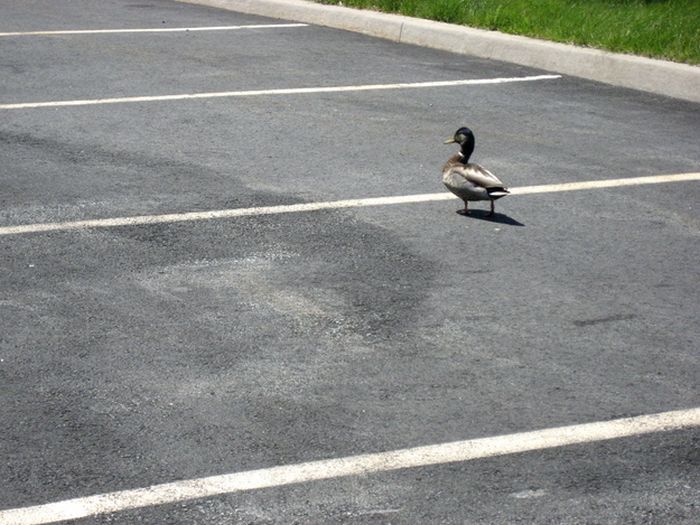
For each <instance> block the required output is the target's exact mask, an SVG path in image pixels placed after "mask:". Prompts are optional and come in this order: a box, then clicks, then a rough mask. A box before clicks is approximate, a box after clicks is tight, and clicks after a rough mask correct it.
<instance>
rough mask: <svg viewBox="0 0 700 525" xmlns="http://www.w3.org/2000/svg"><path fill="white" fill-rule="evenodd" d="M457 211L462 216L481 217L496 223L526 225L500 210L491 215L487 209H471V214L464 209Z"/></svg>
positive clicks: (483, 219) (480, 218)
mask: <svg viewBox="0 0 700 525" xmlns="http://www.w3.org/2000/svg"><path fill="white" fill-rule="evenodd" d="M457 213H458V214H459V215H461V216H462V217H465V218H469V219H479V220H482V221H488V222H494V223H496V224H507V225H508V226H525V225H524V224H523V223H522V222H520V221H516V220H515V219H513V218H512V217H509V216H508V215H505V214H503V213H498V212H496V213H494V214H493V215H490V214H489V212H488V211H486V210H469V214H468V215H466V214H464V212H463V211H462V210H458V211H457Z"/></svg>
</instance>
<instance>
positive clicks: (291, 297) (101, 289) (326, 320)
mask: <svg viewBox="0 0 700 525" xmlns="http://www.w3.org/2000/svg"><path fill="white" fill-rule="evenodd" d="M0 20H2V22H0V32H6V33H9V32H13V33H26V32H36V31H56V30H88V29H147V28H151V29H166V28H195V27H197V28H205V27H209V28H214V27H222V26H226V27H228V28H229V29H217V30H209V31H173V32H124V33H91V34H85V33H83V34H61V35H26V34H24V35H13V36H0V158H2V164H1V165H0V205H1V212H0V233H2V232H3V229H5V230H6V231H5V232H4V233H3V234H2V235H0V395H1V399H2V400H3V402H2V404H0V420H2V421H3V422H4V424H3V425H2V426H1V427H0V446H1V447H2V449H1V450H2V455H3V457H4V461H3V462H1V463H0V479H1V480H2V490H0V517H2V516H3V510H9V509H20V508H24V509H29V510H27V516H29V518H27V520H28V521H26V522H27V523H30V522H31V523H38V521H36V520H35V521H31V520H32V519H33V518H32V516H33V514H32V512H33V511H32V510H31V509H32V508H35V507H36V506H39V505H43V504H47V503H51V502H61V501H65V500H71V499H74V498H83V497H88V496H91V495H95V494H103V493H113V492H117V491H124V490H129V489H138V488H145V487H149V486H151V485H157V484H162V483H168V482H176V481H180V480H193V479H199V478H203V477H207V476H219V475H224V474H229V473H236V472H244V471H249V470H254V469H268V468H271V467H276V466H282V465H294V464H298V463H302V462H311V461H317V460H322V459H331V458H345V457H354V456H357V455H360V454H367V453H376V452H383V451H392V450H399V449H406V448H411V447H420V446H426V445H434V444H441V443H449V442H453V441H460V440H472V439H477V438H488V437H492V436H500V435H506V434H516V433H523V432H529V431H535V430H538V429H549V428H556V427H561V426H565V425H578V424H583V423H589V422H598V421H601V422H604V421H609V420H613V419H618V418H625V417H633V416H638V415H644V414H656V413H661V412H666V411H673V410H692V409H694V408H696V407H698V406H700V394H699V392H698V385H699V384H700V366H699V365H700V357H699V354H698V348H699V346H700V345H699V342H700V328H699V327H700V325H699V324H698V311H699V304H698V297H699V296H700V295H699V292H700V266H699V265H698V256H699V255H700V207H699V206H698V203H699V202H700V183H699V182H698V181H697V179H696V180H687V181H684V182H668V183H661V184H638V185H636V184H635V185H630V186H614V187H608V188H603V187H601V188H597V189H589V190H582V191H570V192H557V191H553V192H550V193H533V194H522V195H518V194H516V191H515V190H516V189H517V188H519V187H525V186H535V185H549V184H556V183H569V182H578V181H589V180H607V179H624V178H631V177H648V176H656V175H671V174H684V173H697V172H699V171H700V149H699V148H698V132H699V131H700V107H699V106H698V105H697V104H692V103H688V102H682V101H677V100H673V99H668V98H663V97H657V96H652V95H647V94H642V93H639V92H635V91H631V90H624V89H618V88H613V87H609V86H605V85H602V84H596V83H592V82H584V81H581V80H578V79H574V78H567V77H564V78H548V79H541V80H522V79H524V78H526V77H536V76H539V75H545V74H548V73H547V72H543V71H534V70H531V69H528V68H523V67H518V66H513V65H509V64H505V63H497V62H490V61H486V60H480V59H473V58H469V57H465V56H458V55H452V54H450V53H445V52H439V51H433V50H427V49H422V48H418V47H412V46H406V45H399V44H395V43H390V42H386V41H381V40H377V39H373V38H369V37H365V36H361V35H357V34H352V33H347V32H342V31H337V30H331V29H325V28H320V27H314V26H303V25H300V26H296V27H265V28H263V27H258V28H250V27H248V28H246V27H236V28H233V27H231V26H250V25H268V26H274V25H276V24H285V22H284V21H281V20H270V19H265V18H259V17H253V16H245V15H240V14H236V13H232V12H227V11H220V10H216V9H210V8H204V7H198V6H193V5H187V4H180V3H176V2H169V1H161V0H156V1H147V2H141V3H136V2H133V1H116V2H109V3H94V2H84V1H76V0H70V1H66V2H61V3H60V4H58V3H56V2H49V1H34V0H32V1H26V2H11V3H5V4H3V5H2V6H0ZM484 79H511V80H512V79H520V80H519V81H510V80H509V81H507V82H503V83H484V84H469V83H465V84H462V85H445V86H439V87H427V86H426V87H418V86H415V85H413V86H409V85H410V84H418V83H427V82H443V81H462V80H484ZM377 85H383V86H392V87H387V88H382V89H373V88H368V87H367V86H377ZM337 86H346V87H348V86H354V87H355V88H356V89H353V90H348V91H330V90H327V91H323V90H318V91H316V92H299V90H301V89H302V88H329V87H337ZM363 86H364V87H363ZM283 89H289V90H297V91H296V92H289V93H284V92H280V91H279V90H283ZM250 91H256V92H257V93H253V94H247V95H245V96H241V95H240V93H241V92H250ZM212 93H219V94H221V93H225V94H227V95H225V96H216V97H209V96H207V97H202V98H186V97H179V98H173V99H170V100H168V99H163V98H162V97H165V96H180V95H192V94H212ZM236 93H238V94H236ZM134 97H153V99H152V100H142V101H139V100H134ZM159 97H161V98H159ZM114 98H121V99H124V100H121V101H117V102H114V101H112V102H110V103H107V102H104V101H105V99H114ZM62 101H63V102H65V101H91V102H90V103H89V104H82V103H81V104H76V105H73V106H65V105H60V104H57V105H53V106H52V105H43V106H40V107H22V108H20V107H15V108H13V107H11V106H13V105H17V104H35V103H54V102H56V103H57V102H62ZM99 101H102V102H99ZM3 106H4V107H3ZM462 125H468V126H469V127H471V128H472V129H473V130H474V132H475V134H476V141H477V146H476V151H475V153H474V156H473V160H474V161H475V162H479V163H482V164H483V165H484V166H486V167H487V168H488V169H490V170H491V171H493V172H494V173H495V174H496V175H498V176H499V177H500V178H501V179H502V180H503V181H504V182H505V183H506V184H507V185H508V186H510V187H512V188H513V189H514V195H512V196H509V197H507V198H505V199H502V200H500V201H499V202H498V203H497V205H496V211H497V214H496V216H495V217H494V218H491V219H489V218H487V217H486V216H485V211H486V209H487V207H488V205H485V206H484V205H480V204H475V205H474V206H472V208H473V209H474V210H475V211H474V212H473V214H472V216H470V217H463V216H460V215H458V214H456V213H455V211H456V210H458V209H460V208H461V203H460V202H459V201H457V200H444V199H443V200H434V201H431V200H428V201H424V202H408V203H404V204H386V205H373V206H364V205H358V206H355V207H351V208H333V207H331V208H329V209H324V210H316V211H296V212H292V213H275V214H261V213H251V214H250V215H248V216H241V217H229V218H216V217H213V218H206V217H197V218H196V219H192V220H180V218H182V215H183V214H188V213H191V212H208V211H212V210H233V209H239V208H256V209H257V208H259V207H275V206H282V205H297V204H310V205H312V204H314V203H322V202H329V201H338V200H347V199H366V198H374V197H394V196H411V195H424V194H433V193H440V192H443V191H444V188H443V186H442V183H441V181H440V169H441V166H442V164H443V163H444V161H445V160H446V159H447V157H448V156H449V155H451V154H452V153H453V152H454V148H453V147H452V146H446V145H443V143H442V142H443V141H444V140H445V139H447V138H449V137H450V136H451V135H452V134H453V133H454V131H455V130H456V129H457V128H458V127H460V126H462ZM164 214H168V215H171V216H172V215H174V216H178V217H179V218H178V220H172V221H156V222H154V223H153V224H135V225H127V226H119V225H116V226H110V225H109V224H107V225H105V226H101V227H99V228H91V227H78V228H75V229H64V230H60V229H59V230H57V231H52V232H28V233H13V232H11V231H10V230H9V229H10V228H11V227H13V226H17V225H35V224H55V223H67V222H74V221H81V220H92V219H104V220H111V219H117V218H124V217H134V216H149V217H150V216H162V215H164ZM699 438H700V432H699V431H698V427H697V424H692V425H688V426H687V428H681V429H677V430H673V431H668V432H653V433H649V434H646V435H640V436H629V437H624V438H620V439H614V440H604V441H593V442H590V443H582V444H578V445H572V446H565V447H554V448H545V449H542V450H533V451H530V452H524V453H519V454H507V455H499V456H496V457H488V458H482V459H476V460H473V461H457V462H448V463H441V464H432V465H426V466H422V467H415V468H402V469H398V470H391V471H388V470H387V471H385V472H382V471H377V472H374V473H367V474H358V475H352V476H344V477H337V478H332V477H331V478H330V479H325V480H319V481H308V482H305V483H297V484H292V485H284V486H272V487H270V488H265V489H260V490H249V491H235V492H230V493H224V494H220V495H217V496H213V497H207V498H195V499H188V500H186V501H176V500H174V499H172V500H167V498H166V499H163V500H161V501H159V502H158V504H154V505H141V506H138V507H137V508H131V509H129V508H126V507H125V508H123V509H121V510H119V511H118V512H111V513H106V514H94V515H89V516H86V517H85V518H83V519H80V520H76V521H75V523H135V522H141V523H154V524H155V523H239V522H240V523H290V522H299V523H324V522H352V523H518V522H523V523H694V522H695V521H696V519H697V505H698V502H699V500H700V498H699V495H700V479H699V477H698V467H699V466H700V455H699V453H698V451H699V450H700V448H699V443H698V439H699ZM8 516H10V515H9V514H5V517H6V518H7V519H8V520H9V517H8ZM0 522H2V520H1V519H0Z"/></svg>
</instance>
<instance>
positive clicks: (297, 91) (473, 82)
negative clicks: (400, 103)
mask: <svg viewBox="0 0 700 525" xmlns="http://www.w3.org/2000/svg"><path fill="white" fill-rule="evenodd" d="M558 78H562V77H561V75H535V76H528V77H512V78H481V79H479V78H477V79H474V78H472V79H467V80H442V81H436V82H406V83H399V84H366V85H356V86H327V87H306V88H283V89H257V90H249V91H221V92H216V93H184V94H180V95H154V96H139V97H118V98H98V99H87V100H57V101H53V102H22V103H17V104H0V109H33V108H55V107H65V106H94V105H99V104H126V103H135V102H161V101H166V100H190V99H208V98H227V97H259V96H264V95H304V94H313V93H348V92H351V91H381V90H395V89H422V88H437V87H454V86H479V85H488V84H510V83H514V82H535V81H538V80H553V79H558Z"/></svg>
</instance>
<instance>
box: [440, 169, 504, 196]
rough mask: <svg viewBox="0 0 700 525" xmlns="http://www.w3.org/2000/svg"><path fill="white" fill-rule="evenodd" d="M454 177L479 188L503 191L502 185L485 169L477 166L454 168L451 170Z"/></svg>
mask: <svg viewBox="0 0 700 525" xmlns="http://www.w3.org/2000/svg"><path fill="white" fill-rule="evenodd" d="M452 170H453V172H454V174H455V175H457V176H459V177H463V178H464V179H465V181H468V182H471V183H472V184H474V185H476V186H480V187H481V188H485V189H490V188H499V189H503V190H505V187H504V186H503V183H502V182H501V181H500V180H499V179H498V177H496V176H495V175H494V174H493V173H491V172H490V171H489V170H487V169H486V168H483V167H481V166H479V165H478V164H466V165H464V166H455V167H453V168H452Z"/></svg>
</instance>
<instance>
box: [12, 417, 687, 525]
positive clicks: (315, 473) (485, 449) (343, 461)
mask: <svg viewBox="0 0 700 525" xmlns="http://www.w3.org/2000/svg"><path fill="white" fill-rule="evenodd" d="M699 426H700V408H691V409H687V410H676V411H672V412H663V413H659V414H650V415H643V416H636V417H629V418H623V419H615V420H612V421H600V422H594V423H584V424H580V425H571V426H565V427H558V428H549V429H543V430H535V431H531V432H521V433H517V434H509V435H502V436H495V437H487V438H480V439H469V440H465V441H455V442H452V443H443V444H438V445H428V446H421V447H414V448H406V449H399V450H392V451H388V452H378V453H370V454H362V455H358V456H348V457H342V458H336V459H327V460H320V461H310V462H308V463H300V464H296V465H284V466H277V467H271V468H263V469H259V470H250V471H244V472H237V473H233V474H223V475H218V476H209V477H205V478H198V479H189V480H182V481H175V482H171V483H163V484H159V485H152V486H150V487H145V488H137V489H131V490H122V491H118V492H110V493H106V494H98V495H94V496H87V497H82V498H75V499H70V500H65V501H59V502H55V503H48V504H44V505H36V506H33V507H24V508H16V509H8V510H3V511H0V523H3V524H4V525H38V524H42V523H55V522H58V521H64V520H76V519H80V518H86V517H90V516H95V515H98V514H106V513H111V512H120V511H124V510H128V509H137V508H144V507H152V506H155V505H163V504H170V503H176V502H181V501H187V500H194V499H200V498H209V497H212V496H220V495H224V494H233V493H236V492H242V491H249V490H256V489H263V488H269V487H280V486H285V485H291V484H296V483H306V482H310V481H319V480H326V479H333V478H342V477H347V476H358V475H360V476H362V475H368V474H373V473H378V472H388V471H393V470H398V469H407V468H417V467H425V466H432V465H443V464H447V463H455V462H464V461H471V460H475V459H481V458H490V457H497V456H504V455H509V454H520V453H523V452H531V451H536V450H545V449H550V448H557V447H563V446H568V445H578V444H584V443H594V442H598V441H606V440H611V439H619V438H625V437H632V436H640V435H644V434H652V433H656V432H668V431H673V430H683V429H692V428H696V427H699Z"/></svg>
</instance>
